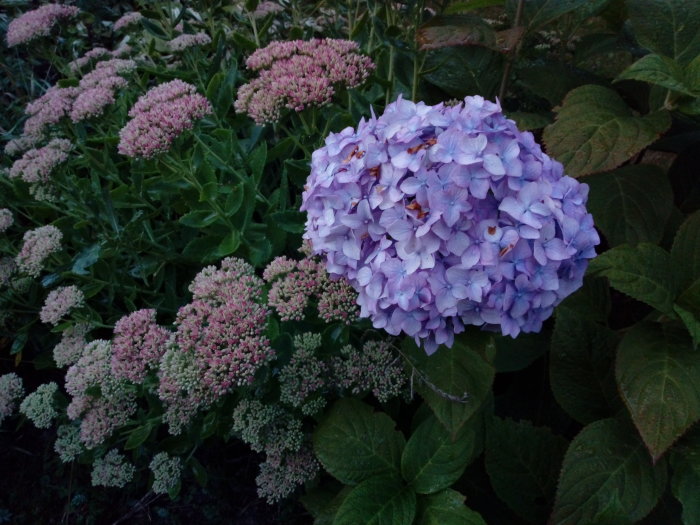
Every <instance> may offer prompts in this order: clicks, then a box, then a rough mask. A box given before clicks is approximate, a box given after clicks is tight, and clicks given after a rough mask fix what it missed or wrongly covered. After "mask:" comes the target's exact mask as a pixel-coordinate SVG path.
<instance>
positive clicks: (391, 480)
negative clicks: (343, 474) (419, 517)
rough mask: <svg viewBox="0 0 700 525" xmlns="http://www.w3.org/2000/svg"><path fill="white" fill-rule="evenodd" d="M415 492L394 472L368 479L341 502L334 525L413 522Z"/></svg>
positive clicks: (394, 524)
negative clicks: (393, 474)
mask: <svg viewBox="0 0 700 525" xmlns="http://www.w3.org/2000/svg"><path fill="white" fill-rule="evenodd" d="M415 515H416V494H415V492H413V490H411V489H410V488H409V487H406V486H405V485H404V484H403V483H402V481H401V479H400V478H398V477H395V476H378V477H373V478H370V479H366V480H365V481H363V482H362V483H360V484H359V485H357V486H356V487H354V488H353V489H352V491H350V493H349V494H348V495H347V496H346V497H345V499H344V500H343V503H341V505H340V508H339V509H338V512H337V513H336V515H335V519H334V520H333V525H359V524H360V523H361V524H362V525H411V524H412V523H413V518H414V517H415Z"/></svg>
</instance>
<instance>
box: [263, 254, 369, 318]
mask: <svg viewBox="0 0 700 525" xmlns="http://www.w3.org/2000/svg"><path fill="white" fill-rule="evenodd" d="M263 279H265V280H266V281H267V282H268V283H271V287H270V291H269V293H268V303H269V304H270V306H271V307H273V308H274V310H275V311H276V312H277V314H278V315H279V316H280V319H282V320H283V321H300V320H301V319H303V318H304V316H305V313H306V312H305V310H306V309H307V306H309V305H310V304H312V302H313V303H314V304H315V305H316V309H317V311H318V316H319V317H320V318H321V319H323V320H324V321H326V322H327V323H330V322H333V321H341V322H344V323H350V322H352V321H354V320H356V319H357V318H358V315H359V308H358V307H357V305H356V304H355V303H356V301H357V292H355V290H354V289H353V288H352V287H351V286H350V284H349V283H348V281H347V280H346V279H344V278H340V279H335V280H332V279H331V278H330V276H329V275H328V273H327V272H326V270H325V268H324V265H323V264H322V263H320V262H319V261H317V260H315V259H313V258H311V257H306V258H304V259H302V260H301V261H294V260H292V259H289V258H287V257H284V256H282V257H277V258H275V259H274V260H273V261H272V262H271V263H270V264H269V265H268V266H267V268H265V271H264V273H263Z"/></svg>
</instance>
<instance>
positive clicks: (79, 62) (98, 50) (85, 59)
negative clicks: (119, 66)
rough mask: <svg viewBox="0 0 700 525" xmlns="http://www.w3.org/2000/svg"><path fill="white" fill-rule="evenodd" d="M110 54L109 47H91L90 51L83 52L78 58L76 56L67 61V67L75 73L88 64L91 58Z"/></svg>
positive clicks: (109, 55)
mask: <svg viewBox="0 0 700 525" xmlns="http://www.w3.org/2000/svg"><path fill="white" fill-rule="evenodd" d="M111 56H112V53H111V51H110V50H109V49H107V48H104V47H93V48H92V49H91V50H90V51H88V52H87V53H85V54H84V55H83V56H81V57H80V58H76V59H75V60H73V61H72V62H69V63H68V69H70V71H71V73H77V72H78V71H80V70H81V69H82V68H84V67H85V66H86V65H88V64H89V63H90V62H91V61H92V60H94V59H100V58H105V57H111Z"/></svg>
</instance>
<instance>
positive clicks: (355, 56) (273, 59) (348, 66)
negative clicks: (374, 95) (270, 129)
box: [235, 38, 375, 124]
mask: <svg viewBox="0 0 700 525" xmlns="http://www.w3.org/2000/svg"><path fill="white" fill-rule="evenodd" d="M358 49H359V48H358V45H357V44H356V43H355V42H352V41H350V40H337V39H330V38H324V39H318V38H315V39H313V40H308V41H304V40H292V41H284V42H283V41H278V42H272V43H271V44H270V45H268V46H267V47H264V48H262V49H258V50H257V51H255V52H254V53H253V54H252V55H251V56H250V57H249V58H248V60H247V61H246V66H247V67H248V69H250V70H253V71H257V72H258V76H257V77H256V78H254V79H253V80H251V81H250V82H248V83H247V84H245V85H243V86H241V88H240V89H239V90H238V98H237V99H236V102H235V108H236V111H237V112H239V113H247V114H248V115H249V116H250V117H251V118H252V119H253V120H254V121H255V122H256V123H258V124H264V123H266V122H275V121H277V120H279V118H280V116H281V110H282V108H288V109H293V110H294V111H302V110H303V109H305V108H306V107H307V106H322V105H324V104H327V103H329V102H330V101H331V98H332V97H333V95H334V94H335V89H336V88H337V87H340V86H342V87H347V88H352V87H356V86H359V85H360V84H361V83H362V82H364V81H365V80H366V79H367V77H368V76H369V74H370V72H371V71H372V70H374V67H375V65H374V63H373V62H372V60H371V59H370V58H369V57H366V56H363V55H360V54H359V53H358Z"/></svg>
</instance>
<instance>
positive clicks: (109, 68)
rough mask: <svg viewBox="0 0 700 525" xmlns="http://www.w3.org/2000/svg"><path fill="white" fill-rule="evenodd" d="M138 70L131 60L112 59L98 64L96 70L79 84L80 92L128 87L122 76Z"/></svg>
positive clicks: (85, 76) (84, 77)
mask: <svg viewBox="0 0 700 525" xmlns="http://www.w3.org/2000/svg"><path fill="white" fill-rule="evenodd" d="M135 69H136V62H135V61H134V60H131V59H129V58H112V59H110V60H104V61H102V62H98V63H97V64H96V65H95V69H93V70H92V71H90V72H89V73H87V74H85V75H84V76H83V78H81V79H80V82H79V83H78V88H79V90H86V89H90V88H96V87H101V88H106V89H115V88H122V87H126V86H127V85H128V82H127V81H126V80H125V79H124V78H122V77H121V76H120V75H126V74H128V73H131V72H132V71H134V70H135Z"/></svg>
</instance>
